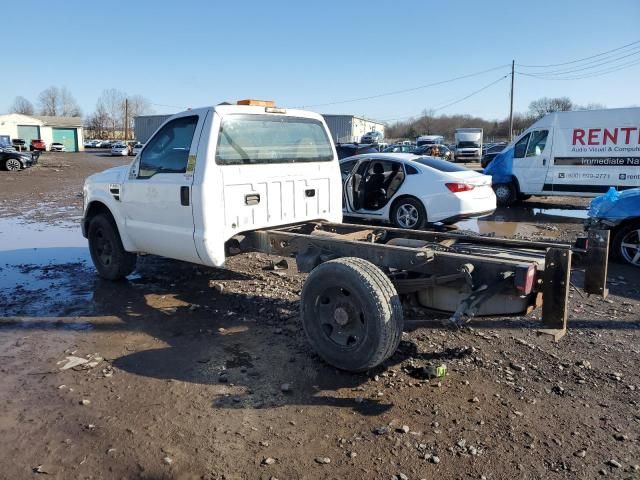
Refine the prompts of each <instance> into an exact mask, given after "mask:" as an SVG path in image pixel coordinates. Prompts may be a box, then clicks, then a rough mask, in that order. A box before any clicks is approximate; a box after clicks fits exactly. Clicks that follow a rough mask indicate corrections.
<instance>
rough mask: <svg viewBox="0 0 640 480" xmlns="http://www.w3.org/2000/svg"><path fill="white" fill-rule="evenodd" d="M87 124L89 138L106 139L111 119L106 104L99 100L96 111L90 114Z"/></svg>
mask: <svg viewBox="0 0 640 480" xmlns="http://www.w3.org/2000/svg"><path fill="white" fill-rule="evenodd" d="M85 125H86V129H87V134H88V136H89V138H100V139H104V138H107V137H108V135H109V129H110V127H111V119H110V118H109V114H108V113H107V111H106V110H105V107H104V105H102V104H101V103H100V102H98V104H97V105H96V111H95V112H93V113H92V114H91V115H89V117H88V118H87V121H86V124H85Z"/></svg>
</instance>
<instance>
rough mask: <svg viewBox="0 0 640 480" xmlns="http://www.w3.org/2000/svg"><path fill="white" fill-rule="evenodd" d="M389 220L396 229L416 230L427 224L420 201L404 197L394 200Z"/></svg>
mask: <svg viewBox="0 0 640 480" xmlns="http://www.w3.org/2000/svg"><path fill="white" fill-rule="evenodd" d="M390 220H391V222H392V223H393V224H394V225H395V226H396V227H398V228H406V229H409V230H416V229H419V228H422V227H423V226H424V224H425V223H427V214H426V212H425V210H424V205H422V202H421V201H420V200H418V199H416V198H411V197H405V198H400V199H398V200H396V201H395V203H394V204H393V208H392V209H391V218H390Z"/></svg>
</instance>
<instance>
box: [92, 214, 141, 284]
mask: <svg viewBox="0 0 640 480" xmlns="http://www.w3.org/2000/svg"><path fill="white" fill-rule="evenodd" d="M88 238H89V252H90V253H91V259H92V260H93V264H94V265H95V267H96V270H97V271H98V275H100V276H101V277H102V278H105V279H107V280H121V279H123V278H125V277H126V276H127V275H129V274H130V273H131V272H133V270H134V269H135V268H136V259H137V255H136V254H134V253H129V252H127V251H126V250H125V249H124V247H123V246H122V240H120V235H119V234H118V228H117V227H116V225H115V222H114V221H113V219H112V218H110V217H109V216H108V215H107V214H104V213H100V214H98V215H96V216H95V217H93V218H92V219H91V222H90V223H89V235H88Z"/></svg>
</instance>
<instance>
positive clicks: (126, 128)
mask: <svg viewBox="0 0 640 480" xmlns="http://www.w3.org/2000/svg"><path fill="white" fill-rule="evenodd" d="M511 89H512V90H513V86H512V87H511ZM128 138H129V99H128V98H125V99H124V141H125V142H126V141H127V139H128Z"/></svg>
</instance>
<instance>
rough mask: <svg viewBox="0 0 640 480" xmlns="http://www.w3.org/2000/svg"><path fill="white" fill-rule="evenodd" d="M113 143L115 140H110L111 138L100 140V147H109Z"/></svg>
mask: <svg viewBox="0 0 640 480" xmlns="http://www.w3.org/2000/svg"><path fill="white" fill-rule="evenodd" d="M114 143H116V142H112V141H111V140H102V142H100V148H111V147H113V144H114Z"/></svg>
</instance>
